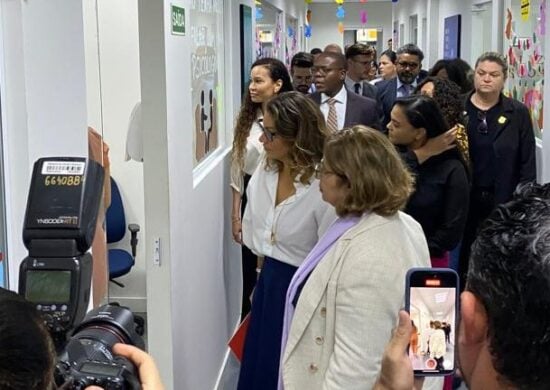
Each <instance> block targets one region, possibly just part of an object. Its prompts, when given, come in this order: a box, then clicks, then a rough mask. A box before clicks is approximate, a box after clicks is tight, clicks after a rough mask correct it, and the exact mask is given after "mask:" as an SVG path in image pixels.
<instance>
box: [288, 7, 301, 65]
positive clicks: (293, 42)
mask: <svg viewBox="0 0 550 390" xmlns="http://www.w3.org/2000/svg"><path fill="white" fill-rule="evenodd" d="M297 30H298V19H295V18H292V17H290V16H288V15H287V17H286V35H285V64H286V66H287V67H288V68H289V69H290V61H291V60H292V57H294V54H296V53H297V52H298V37H297Z"/></svg>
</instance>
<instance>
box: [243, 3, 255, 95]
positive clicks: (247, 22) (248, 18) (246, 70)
mask: <svg viewBox="0 0 550 390" xmlns="http://www.w3.org/2000/svg"><path fill="white" fill-rule="evenodd" d="M240 30H241V96H243V95H244V92H245V91H246V88H247V86H248V83H249V81H250V67H251V66H252V63H253V62H254V42H253V36H254V35H253V33H252V8H250V7H249V6H247V5H244V4H241V5H240Z"/></svg>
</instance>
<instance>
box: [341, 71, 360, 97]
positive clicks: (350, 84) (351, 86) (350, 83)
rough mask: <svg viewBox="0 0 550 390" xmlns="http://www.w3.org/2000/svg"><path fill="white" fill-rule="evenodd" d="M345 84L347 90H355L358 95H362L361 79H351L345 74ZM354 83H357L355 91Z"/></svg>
mask: <svg viewBox="0 0 550 390" xmlns="http://www.w3.org/2000/svg"><path fill="white" fill-rule="evenodd" d="M345 84H346V88H347V89H348V90H349V91H351V92H355V93H356V94H358V95H363V80H359V81H353V80H352V79H351V78H350V77H349V76H346V80H345ZM355 84H359V92H356V91H355Z"/></svg>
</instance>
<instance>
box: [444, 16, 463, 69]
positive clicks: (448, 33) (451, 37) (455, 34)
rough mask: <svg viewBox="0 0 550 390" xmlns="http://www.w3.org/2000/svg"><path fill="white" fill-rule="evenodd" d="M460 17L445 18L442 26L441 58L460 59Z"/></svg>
mask: <svg viewBox="0 0 550 390" xmlns="http://www.w3.org/2000/svg"><path fill="white" fill-rule="evenodd" d="M460 22H461V16H460V15H453V16H449V17H447V18H445V20H444V24H443V58H444V59H453V58H458V57H460Z"/></svg>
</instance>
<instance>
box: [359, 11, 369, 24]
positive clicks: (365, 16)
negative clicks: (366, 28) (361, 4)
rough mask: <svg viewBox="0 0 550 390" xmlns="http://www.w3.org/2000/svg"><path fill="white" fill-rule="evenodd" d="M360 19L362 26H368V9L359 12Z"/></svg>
mask: <svg viewBox="0 0 550 390" xmlns="http://www.w3.org/2000/svg"><path fill="white" fill-rule="evenodd" d="M359 18H360V19H361V24H367V21H368V13H367V10H366V9H362V10H361V11H359Z"/></svg>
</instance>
